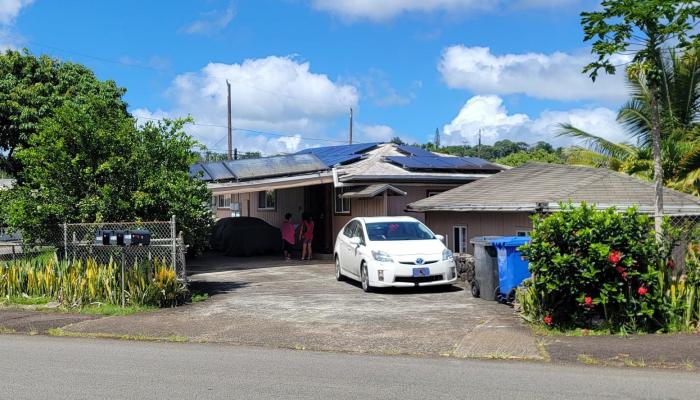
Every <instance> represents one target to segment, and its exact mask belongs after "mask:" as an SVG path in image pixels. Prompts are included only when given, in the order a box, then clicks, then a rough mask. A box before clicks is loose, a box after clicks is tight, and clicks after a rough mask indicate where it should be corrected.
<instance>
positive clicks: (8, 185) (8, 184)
mask: <svg viewBox="0 0 700 400" xmlns="http://www.w3.org/2000/svg"><path fill="white" fill-rule="evenodd" d="M15 183H16V181H15V180H14V179H7V178H3V179H0V190H9V189H12V188H13V187H14V186H15Z"/></svg>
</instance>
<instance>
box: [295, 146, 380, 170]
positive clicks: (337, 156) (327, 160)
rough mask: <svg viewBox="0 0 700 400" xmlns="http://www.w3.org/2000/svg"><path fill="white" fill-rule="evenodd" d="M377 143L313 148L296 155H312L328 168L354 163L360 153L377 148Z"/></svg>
mask: <svg viewBox="0 0 700 400" xmlns="http://www.w3.org/2000/svg"><path fill="white" fill-rule="evenodd" d="M377 145H378V143H357V144H344V145H339V146H326V147H313V148H309V149H304V150H301V151H299V152H297V153H296V154H313V155H315V156H316V157H318V158H319V159H320V160H321V161H323V163H324V164H326V165H327V166H328V167H332V166H334V165H337V164H342V163H346V162H349V161H354V160H356V159H359V158H361V157H362V153H364V152H366V151H368V150H370V149H373V148H374V147H377Z"/></svg>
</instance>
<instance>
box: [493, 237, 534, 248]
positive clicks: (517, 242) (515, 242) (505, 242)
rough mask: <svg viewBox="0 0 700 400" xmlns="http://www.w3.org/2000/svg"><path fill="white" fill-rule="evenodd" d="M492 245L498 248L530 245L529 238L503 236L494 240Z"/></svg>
mask: <svg viewBox="0 0 700 400" xmlns="http://www.w3.org/2000/svg"><path fill="white" fill-rule="evenodd" d="M491 243H492V244H493V245H494V246H496V247H520V246H522V245H524V244H526V243H530V237H529V236H503V237H500V238H498V239H493V240H492V241H491Z"/></svg>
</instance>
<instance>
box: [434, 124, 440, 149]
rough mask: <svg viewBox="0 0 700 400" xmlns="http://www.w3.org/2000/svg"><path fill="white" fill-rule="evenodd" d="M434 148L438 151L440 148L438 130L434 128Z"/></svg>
mask: <svg viewBox="0 0 700 400" xmlns="http://www.w3.org/2000/svg"><path fill="white" fill-rule="evenodd" d="M434 142H435V148H436V149H439V148H440V129H439V128H435V140H434Z"/></svg>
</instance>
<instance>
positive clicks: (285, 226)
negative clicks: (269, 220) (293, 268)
mask: <svg viewBox="0 0 700 400" xmlns="http://www.w3.org/2000/svg"><path fill="white" fill-rule="evenodd" d="M280 230H281V231H282V244H283V245H284V258H285V259H286V260H290V259H291V258H292V250H293V249H294V224H293V223H292V214H290V213H286V214H285V215H284V222H282V227H281V228H280Z"/></svg>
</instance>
